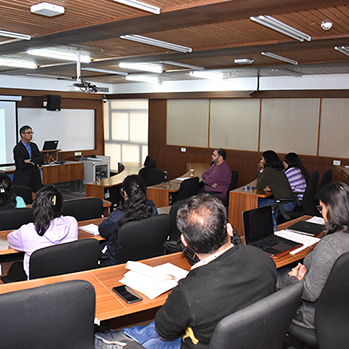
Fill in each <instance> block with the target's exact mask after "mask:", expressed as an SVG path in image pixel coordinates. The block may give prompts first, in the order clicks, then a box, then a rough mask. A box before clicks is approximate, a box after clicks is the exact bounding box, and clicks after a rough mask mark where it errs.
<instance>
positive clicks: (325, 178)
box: [317, 168, 333, 193]
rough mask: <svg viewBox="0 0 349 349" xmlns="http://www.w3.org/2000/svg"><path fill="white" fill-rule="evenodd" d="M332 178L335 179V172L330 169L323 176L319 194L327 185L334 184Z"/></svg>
mask: <svg viewBox="0 0 349 349" xmlns="http://www.w3.org/2000/svg"><path fill="white" fill-rule="evenodd" d="M332 177H333V171H332V169H331V168H330V169H328V170H327V171H326V172H325V173H324V174H323V176H322V178H321V181H320V184H319V188H318V190H317V192H318V193H319V192H320V191H321V190H322V189H323V188H324V187H326V185H329V184H330V183H331V182H332Z"/></svg>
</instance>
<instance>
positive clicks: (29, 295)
mask: <svg viewBox="0 0 349 349" xmlns="http://www.w3.org/2000/svg"><path fill="white" fill-rule="evenodd" d="M0 313H1V316H0V328H1V331H0V343H1V348H2V349H13V348H35V349H48V348H65V349H93V348H94V323H93V322H94V317H95V290H94V288H93V286H92V285H91V284H90V283H89V282H87V281H83V280H74V281H65V282H59V283H55V284H50V285H45V286H40V287H35V288H30V289H25V290H20V291H15V292H10V293H5V294H2V295H0Z"/></svg>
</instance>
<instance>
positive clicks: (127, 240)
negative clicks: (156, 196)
mask: <svg viewBox="0 0 349 349" xmlns="http://www.w3.org/2000/svg"><path fill="white" fill-rule="evenodd" d="M170 224H171V218H170V215H168V214H160V215H155V216H152V217H148V218H145V219H142V220H139V221H130V222H127V223H125V224H124V225H123V226H122V227H121V228H120V231H119V235H118V239H117V244H116V252H115V264H121V263H126V262H127V261H128V260H132V261H138V260H141V259H145V258H152V257H157V256H161V255H163V254H164V242H165V241H166V239H167V237H168V235H169V233H170Z"/></svg>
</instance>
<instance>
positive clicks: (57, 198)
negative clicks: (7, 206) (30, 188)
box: [7, 184, 78, 277]
mask: <svg viewBox="0 0 349 349" xmlns="http://www.w3.org/2000/svg"><path fill="white" fill-rule="evenodd" d="M32 207H33V210H34V223H29V224H24V225H22V226H21V227H20V228H19V229H18V230H15V231H13V232H11V233H10V234H9V235H8V236H7V240H8V243H9V245H10V247H12V248H14V249H15V250H18V251H23V252H25V255H24V259H23V268H24V271H25V272H26V274H27V277H29V259H30V255H31V254H32V253H33V252H34V251H36V250H38V249H40V248H43V247H48V246H52V245H58V244H61V243H64V242H70V241H74V240H77V239H78V222H77V221H76V219H75V218H74V217H70V216H62V211H63V197H62V194H61V192H60V191H59V190H58V189H57V188H56V187H55V186H53V185H52V184H50V185H46V186H45V187H43V188H41V189H40V190H39V191H38V192H37V193H36V196H35V199H34V201H33V206H32ZM9 273H10V271H9Z"/></svg>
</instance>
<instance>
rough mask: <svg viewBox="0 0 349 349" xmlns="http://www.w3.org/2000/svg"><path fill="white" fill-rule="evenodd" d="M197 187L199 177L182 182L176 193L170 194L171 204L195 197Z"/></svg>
mask: <svg viewBox="0 0 349 349" xmlns="http://www.w3.org/2000/svg"><path fill="white" fill-rule="evenodd" d="M198 186H199V177H193V178H188V179H185V180H184V181H182V183H181V185H180V187H179V190H178V192H177V193H172V204H173V203H174V202H176V201H179V200H184V199H187V198H189V197H191V196H193V195H196V193H197V191H198Z"/></svg>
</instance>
